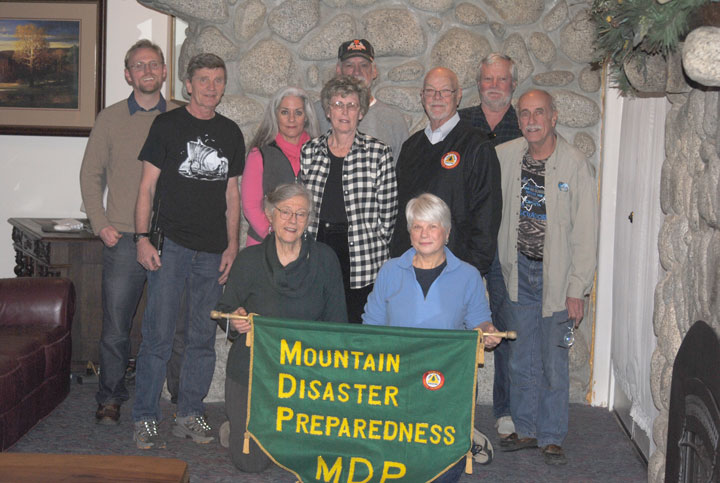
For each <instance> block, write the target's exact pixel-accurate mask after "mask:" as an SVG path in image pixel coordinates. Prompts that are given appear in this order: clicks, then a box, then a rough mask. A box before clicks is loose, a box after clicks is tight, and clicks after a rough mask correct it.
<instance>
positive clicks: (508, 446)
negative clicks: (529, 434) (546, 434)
mask: <svg viewBox="0 0 720 483" xmlns="http://www.w3.org/2000/svg"><path fill="white" fill-rule="evenodd" d="M527 448H537V439H536V438H521V437H519V436H518V434H517V433H513V434H511V435H510V436H508V437H507V438H504V439H501V440H500V451H504V452H510V451H519V450H521V449H527Z"/></svg>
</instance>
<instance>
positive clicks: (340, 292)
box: [216, 233, 347, 384]
mask: <svg viewBox="0 0 720 483" xmlns="http://www.w3.org/2000/svg"><path fill="white" fill-rule="evenodd" d="M238 307H244V308H245V310H247V312H248V313H250V312H254V313H256V314H259V315H264V316H267V317H280V318H289V319H300V320H323V321H331V322H347V309H346V307H345V291H344V289H343V281H342V273H341V272H340V263H339V262H338V259H337V256H336V255H335V252H333V251H332V249H331V248H330V247H328V246H327V245H325V244H323V243H320V242H316V241H313V240H311V239H308V240H304V241H303V244H302V248H301V249H300V255H299V256H298V258H297V260H295V261H294V262H291V263H289V264H288V265H287V266H285V267H283V266H282V265H281V264H280V261H279V260H278V256H277V249H276V248H275V236H274V234H272V233H271V234H269V235H268V236H267V237H266V238H265V240H264V241H263V242H262V243H261V244H260V245H253V246H250V247H247V248H245V249H244V250H243V251H241V252H240V253H239V254H238V256H237V258H236V259H235V262H234V263H233V266H232V269H231V270H230V277H229V278H228V281H227V283H226V284H225V292H224V293H223V296H222V298H221V299H220V302H218V304H217V307H216V309H217V310H219V311H221V312H233V311H234V310H235V309H237V308H238ZM218 323H219V324H220V326H221V327H222V328H223V329H225V328H226V320H225V319H223V320H220V321H219V322H218ZM230 339H234V342H233V346H232V347H231V348H230V353H229V354H228V361H227V377H229V378H231V379H232V380H234V381H236V382H240V383H243V384H247V380H248V376H249V366H250V348H249V347H247V346H246V345H245V334H240V335H239V336H238V334H237V332H235V330H233V329H232V328H231V329H230Z"/></svg>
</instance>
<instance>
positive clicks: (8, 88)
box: [0, 19, 80, 109]
mask: <svg viewBox="0 0 720 483" xmlns="http://www.w3.org/2000/svg"><path fill="white" fill-rule="evenodd" d="M79 33H80V22H79V21H76V20H68V21H64V20H62V21H61V20H24V19H0V107H17V108H38V107H39V108H43V109H53V108H60V109H68V108H69V109H77V108H78V90H79V86H78V72H79V70H80V66H79V56H78V49H79V38H80V36H79Z"/></svg>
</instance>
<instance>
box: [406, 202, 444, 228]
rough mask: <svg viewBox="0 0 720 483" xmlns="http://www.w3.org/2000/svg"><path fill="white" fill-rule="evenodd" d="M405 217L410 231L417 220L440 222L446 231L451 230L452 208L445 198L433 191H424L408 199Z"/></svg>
mask: <svg viewBox="0 0 720 483" xmlns="http://www.w3.org/2000/svg"><path fill="white" fill-rule="evenodd" d="M405 218H406V219H407V229H408V231H410V229H411V228H412V225H413V223H415V221H424V222H427V223H440V225H441V226H442V227H443V228H444V229H445V231H446V232H449V231H450V228H451V225H452V223H451V221H450V208H448V205H447V204H446V203H445V202H444V201H443V200H441V199H440V198H438V197H437V196H435V195H434V194H431V193H423V194H421V195H420V196H416V197H415V198H413V199H411V200H410V201H408V204H407V206H406V207H405Z"/></svg>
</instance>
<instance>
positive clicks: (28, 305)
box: [0, 277, 75, 330]
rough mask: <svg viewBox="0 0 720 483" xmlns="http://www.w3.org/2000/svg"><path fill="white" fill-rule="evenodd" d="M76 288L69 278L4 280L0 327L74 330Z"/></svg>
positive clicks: (0, 295)
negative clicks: (41, 326)
mask: <svg viewBox="0 0 720 483" xmlns="http://www.w3.org/2000/svg"><path fill="white" fill-rule="evenodd" d="M74 313H75V288H74V287H73V284H72V282H71V281H70V280H69V279H67V278H40V277H38V278H35V277H20V278H6V279H0V327H3V326H13V325H14V326H18V325H28V324H41V325H46V326H49V327H55V326H62V327H64V328H66V329H67V330H70V328H71V325H72V319H73V315H74Z"/></svg>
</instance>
